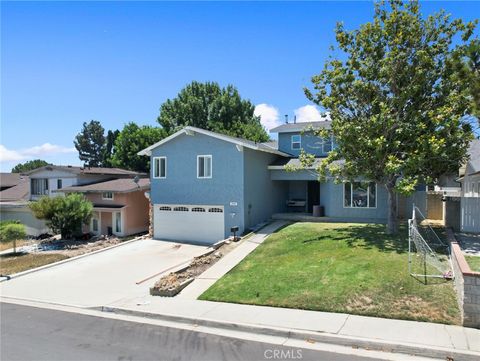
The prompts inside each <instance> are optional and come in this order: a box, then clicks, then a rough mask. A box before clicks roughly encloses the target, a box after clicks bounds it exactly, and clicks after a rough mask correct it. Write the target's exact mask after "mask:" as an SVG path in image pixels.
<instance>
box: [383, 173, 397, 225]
mask: <svg viewBox="0 0 480 361" xmlns="http://www.w3.org/2000/svg"><path fill="white" fill-rule="evenodd" d="M394 187H395V182H388V183H387V184H386V185H385V188H387V193H388V217H387V234H395V233H397V232H398V209H397V193H395V190H394Z"/></svg>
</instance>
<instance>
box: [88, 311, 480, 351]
mask: <svg viewBox="0 0 480 361" xmlns="http://www.w3.org/2000/svg"><path fill="white" fill-rule="evenodd" d="M89 309H91V310H96V311H102V312H110V313H117V314H124V315H130V316H137V317H145V318H152V319H159V320H163V321H170V322H177V323H184V324H188V325H195V326H204V327H210V328H219V329H225V330H233V331H239V332H246V333H254V334H261V335H265V336H278V337H284V338H288V339H296V340H302V341H305V340H307V341H309V342H320V343H327V344H335V345H340V346H348V347H352V348H361V349H365V350H376V351H383V352H391V353H399V354H407V355H410V356H421V357H429V358H436V359H446V360H447V359H452V360H455V361H477V360H479V358H480V353H479V352H475V351H467V350H464V351H462V350H455V349H451V348H446V347H445V348H444V347H435V346H428V345H421V344H412V343H402V342H396V343H393V342H390V341H383V340H377V339H369V338H358V337H351V336H343V335H338V334H332V333H326V332H312V331H306V330H301V329H288V328H281V327H273V326H256V325H252V324H248V323H229V322H224V321H217V320H212V319H206V318H189V317H185V316H178V315H172V314H159V313H152V312H144V311H135V310H130V309H125V308H120V307H108V306H100V307H90V308H89Z"/></svg>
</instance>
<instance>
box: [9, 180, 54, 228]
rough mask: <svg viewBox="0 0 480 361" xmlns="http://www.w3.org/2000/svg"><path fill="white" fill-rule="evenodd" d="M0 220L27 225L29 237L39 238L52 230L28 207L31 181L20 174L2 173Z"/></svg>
mask: <svg viewBox="0 0 480 361" xmlns="http://www.w3.org/2000/svg"><path fill="white" fill-rule="evenodd" d="M0 189H1V190H0V220H1V221H6V220H16V221H20V222H21V223H23V224H24V225H25V231H26V232H27V234H28V235H29V236H32V237H37V236H39V235H40V234H42V233H48V232H49V231H50V230H49V228H48V227H47V225H46V223H45V221H42V220H39V219H37V218H35V216H34V215H33V213H32V211H31V210H30V208H29V207H28V202H29V200H30V179H29V177H28V176H24V175H21V174H19V173H0Z"/></svg>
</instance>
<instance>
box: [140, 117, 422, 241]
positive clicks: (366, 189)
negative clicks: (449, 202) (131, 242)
mask: <svg viewBox="0 0 480 361" xmlns="http://www.w3.org/2000/svg"><path fill="white" fill-rule="evenodd" d="M330 124H331V123H330V122H328V121H322V122H311V123H296V124H295V123H291V124H285V125H281V126H279V127H277V128H275V129H272V130H271V132H275V133H278V143H271V142H269V143H255V142H252V141H248V140H244V139H239V138H234V137H229V136H226V135H222V134H218V133H214V132H211V131H207V130H204V129H199V128H195V127H185V128H183V129H182V130H180V131H178V132H176V133H174V134H172V135H171V136H169V137H167V138H165V139H163V140H161V141H160V142H158V143H156V144H153V145H152V146H150V147H148V148H146V149H144V150H142V151H141V152H139V154H140V155H148V156H150V157H151V165H152V166H151V192H150V193H151V194H150V195H151V197H150V198H151V203H152V206H153V231H154V237H155V238H158V239H167V240H179V241H192V242H202V243H212V242H215V241H218V240H220V239H223V238H226V237H228V236H229V235H230V234H231V230H232V227H238V228H239V232H241V233H242V232H244V231H246V230H248V229H250V228H251V227H253V226H255V225H257V224H259V223H261V222H264V221H266V220H268V219H270V218H271V217H272V215H274V214H277V213H282V212H305V213H311V212H312V210H313V207H314V206H315V205H318V206H322V207H323V209H324V214H325V216H326V217H331V218H338V219H339V220H340V219H342V220H345V219H348V220H352V221H355V220H356V221H375V222H385V221H386V214H387V194H386V191H385V189H384V188H383V187H380V186H378V185H377V184H375V183H374V182H361V181H358V182H357V181H355V182H345V183H343V184H335V183H334V182H333V181H331V180H327V181H326V182H324V183H320V182H318V180H317V174H316V172H315V170H314V169H313V168H312V169H306V170H301V171H297V172H288V171H287V170H286V169H285V166H286V165H287V164H298V162H299V161H298V155H299V154H300V151H301V149H305V151H307V152H309V153H313V154H315V155H316V157H317V158H318V159H317V162H319V161H320V160H321V158H323V157H325V156H326V155H327V154H328V152H330V151H331V150H332V148H333V147H335V141H334V139H332V138H330V139H327V140H323V139H320V138H318V137H316V136H314V135H313V134H312V133H311V132H308V131H304V130H306V129H307V130H308V128H307V127H330ZM423 193H425V192H423ZM417 198H419V199H417V200H416V203H417V204H418V203H422V201H424V200H425V196H420V197H417ZM412 202H413V199H409V200H408V201H407V202H405V204H407V203H408V206H410V205H411V203H412ZM405 207H407V205H406V206H405ZM410 209H411V207H410Z"/></svg>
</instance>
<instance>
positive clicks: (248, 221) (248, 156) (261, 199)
mask: <svg viewBox="0 0 480 361" xmlns="http://www.w3.org/2000/svg"><path fill="white" fill-rule="evenodd" d="M243 153H244V157H245V158H244V159H245V160H244V166H245V172H244V177H245V181H244V185H245V189H244V196H245V198H244V199H245V209H244V211H245V227H246V228H249V227H252V226H255V225H256V224H258V223H261V222H264V221H266V220H269V219H270V217H271V215H272V214H273V213H279V212H284V211H286V204H285V199H286V197H287V194H288V184H287V182H277V181H272V180H271V179H270V173H269V170H268V165H269V164H271V163H272V162H273V161H274V160H275V159H276V158H277V157H278V156H276V155H273V154H269V153H264V152H257V151H254V150H250V149H245V150H244V152H243Z"/></svg>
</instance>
